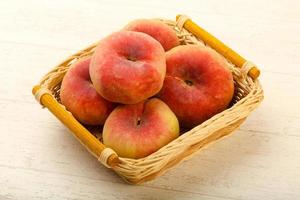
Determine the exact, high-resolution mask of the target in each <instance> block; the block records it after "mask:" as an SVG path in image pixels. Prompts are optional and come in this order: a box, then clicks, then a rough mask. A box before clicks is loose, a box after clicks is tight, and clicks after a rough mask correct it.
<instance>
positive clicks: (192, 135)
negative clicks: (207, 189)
mask: <svg viewBox="0 0 300 200" xmlns="http://www.w3.org/2000/svg"><path fill="white" fill-rule="evenodd" d="M159 20H161V21H162V22H164V23H165V24H167V25H169V26H170V27H172V28H173V29H174V30H175V31H176V33H177V35H178V38H179V39H180V42H181V45H185V44H196V45H205V46H208V47H209V48H212V49H214V50H215V51H216V52H218V53H219V54H220V55H221V56H222V57H223V58H224V59H226V61H227V63H228V67H229V68H230V70H231V72H232V74H233V78H234V84H235V94H234V98H233V100H232V104H231V106H230V108H228V109H227V110H225V111H223V112H221V113H219V114H217V115H215V116H213V117H212V118H210V119H209V120H207V121H205V122H203V123H202V124H200V125H199V126H196V127H194V128H193V129H191V130H189V131H187V132H185V133H184V134H182V135H180V137H178V138H177V139H175V140H173V141H172V142H170V143H169V144H167V145H166V146H164V147H162V148H160V149H159V150H158V151H156V152H154V153H152V154H151V155H149V156H147V157H145V158H141V159H129V158H122V157H119V156H118V155H117V154H116V153H115V152H114V151H113V150H112V149H110V148H107V147H105V145H104V144H102V143H101V141H100V140H99V139H98V138H96V137H95V136H94V135H93V134H92V133H91V132H90V131H89V130H88V129H87V127H85V126H83V125H82V124H81V123H79V122H78V121H77V120H76V119H75V118H74V117H73V115H72V114H71V113H70V112H68V111H67V110H66V109H65V107H64V106H63V105H62V104H60V99H59V92H60V85H61V81H62V79H63V77H64V75H65V73H66V72H67V70H68V69H69V67H70V65H71V64H72V63H74V62H76V61H77V60H78V59H80V58H82V57H85V56H89V55H92V54H93V52H94V50H95V47H96V45H97V43H95V44H93V45H91V46H89V47H88V48H86V49H84V50H81V51H79V52H78V53H76V54H74V55H72V56H70V57H69V58H67V59H66V60H65V61H63V62H62V63H61V64H59V65H58V66H56V67H55V68H54V69H53V70H52V71H50V72H49V73H48V74H46V75H45V76H44V77H43V79H42V80H41V82H40V83H39V85H37V86H35V87H34V88H33V94H34V95H35V97H36V99H37V101H38V102H40V104H41V105H42V106H44V107H46V108H48V109H49V110H50V112H52V113H53V114H54V115H55V116H56V117H57V118H58V119H59V120H60V121H61V122H62V123H63V124H64V125H65V126H67V127H68V128H69V129H70V130H71V133H72V134H73V135H74V136H75V137H76V138H77V139H78V141H80V143H81V144H82V145H84V146H85V147H86V148H87V150H88V151H89V152H90V153H91V154H92V155H94V156H95V157H96V158H97V159H98V160H99V161H100V162H101V163H102V164H103V165H105V166H106V167H108V168H111V169H112V170H114V171H115V172H116V173H118V174H119V175H120V176H121V177H122V178H123V179H124V180H126V181H127V182H129V183H132V184H138V183H142V182H145V181H149V180H152V179H154V178H156V177H158V176H160V175H162V174H163V173H165V172H166V171H167V170H168V169H170V168H171V167H173V166H175V165H176V164H178V163H180V162H181V161H183V160H185V159H187V158H189V157H190V156H191V155H193V154H194V153H196V152H197V151H199V150H200V149H202V148H204V147H205V146H206V145H208V144H211V143H213V142H214V141H217V140H218V139H220V138H222V137H224V136H226V135H228V134H230V133H231V132H233V131H234V130H235V129H236V128H238V127H239V126H240V125H241V123H242V122H243V121H244V120H245V119H246V117H247V116H248V115H249V114H250V112H252V111H253V110H254V109H255V108H256V107H257V106H258V105H259V103H260V102H261V101H262V99H263V90H262V88H261V86H260V84H259V81H258V79H257V77H258V76H259V73H260V72H259V70H258V68H257V67H256V66H255V65H254V64H253V63H251V62H249V61H247V60H245V59H244V58H242V57H241V56H240V55H238V54H237V53H236V52H234V51H233V50H232V49H230V48H229V47H227V46H226V45H225V44H223V43H222V42H221V41H219V40H218V39H217V38H215V37H214V36H212V35H211V34H209V33H208V32H206V31H205V30H204V29H202V28H201V27H199V26H198V25H196V24H195V23H194V22H193V21H192V20H191V19H189V18H188V17H187V16H185V15H179V16H177V17H176V21H172V20H165V19H159Z"/></svg>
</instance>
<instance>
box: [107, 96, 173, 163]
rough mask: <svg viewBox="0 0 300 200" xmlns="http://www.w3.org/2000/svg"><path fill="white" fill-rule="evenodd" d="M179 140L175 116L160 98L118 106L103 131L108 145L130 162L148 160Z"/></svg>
mask: <svg viewBox="0 0 300 200" xmlns="http://www.w3.org/2000/svg"><path fill="white" fill-rule="evenodd" d="M178 136H179V123H178V120H177V118H176V116H175V114H174V113H173V112H172V111H171V110H170V108H169V107H168V106H167V105H166V104H165V103H164V102H162V101H161V100H159V99H157V98H152V99H149V100H146V101H143V102H140V103H138V104H133V105H120V106H118V107H117V108H115V110H113V112H112V113H111V114H110V115H109V117H108V118H107V120H106V122H105V124H104V128H103V142H104V144H105V145H106V146H107V147H110V148H112V149H113V150H114V151H116V153H117V154H118V155H119V156H121V157H127V158H142V157H145V156H148V155H150V154H151V153H153V152H155V151H157V150H158V149H159V148H161V147H162V146H164V145H166V144H168V143H169V142H170V141H172V140H174V139H175V138H177V137H178Z"/></svg>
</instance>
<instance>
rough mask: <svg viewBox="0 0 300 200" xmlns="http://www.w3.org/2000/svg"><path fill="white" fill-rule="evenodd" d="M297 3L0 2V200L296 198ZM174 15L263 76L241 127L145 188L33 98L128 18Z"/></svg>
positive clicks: (299, 186) (299, 182)
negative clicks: (62, 65) (43, 83)
mask: <svg viewBox="0 0 300 200" xmlns="http://www.w3.org/2000/svg"><path fill="white" fill-rule="evenodd" d="M299 7H300V5H299V1H263V2H261V1H247V2H240V1H237V0H230V1H226V2H220V1H217V0H212V1H196V0H195V1H176V2H175V1H169V0H166V1H156V0H152V1H134V0H129V1H126V2H125V1H121V0H112V1H108V0H103V1H96V0H73V1H59V0H53V1H37V0H28V1H26V3H24V2H23V1H17V0H11V1H1V2H0V8H1V12H0V27H1V29H0V45H1V48H0V60H1V65H0V69H1V70H0V109H1V112H0V199H1V200H2V199H55V200H57V199H91V200H92V199H171V198H173V199H208V200H221V199H223V200H224V199H236V200H244V199H245V200H246V199H249V200H250V199H251V200H253V199H285V200H288V199H291V200H294V199H300V123H299V122H300V108H299V102H300V89H299V86H300V68H299V64H300V56H299V51H300V38H299V34H300V26H299V24H300V10H299ZM178 13H185V14H188V15H189V16H191V17H192V18H193V20H194V21H195V22H197V23H199V24H200V25H202V26H203V27H204V28H206V29H207V30H209V31H210V32H211V33H213V34H214V35H215V36H216V37H218V38H219V39H221V40H222V41H223V42H225V43H226V44H228V45H229V46H230V47H231V48H233V49H234V50H236V51H237V52H239V53H240V54H241V55H243V56H244V57H246V58H248V59H250V60H252V61H254V62H255V63H256V64H257V65H258V66H259V67H260V69H261V71H262V74H261V77H260V80H261V83H262V85H263V87H264V90H265V100H264V101H263V103H262V105H261V106H260V107H259V108H258V109H257V110H256V111H255V112H254V113H253V114H252V115H251V116H250V117H249V118H248V119H247V120H246V122H245V123H244V124H243V125H242V127H241V128H240V130H239V131H236V132H235V133H234V134H233V135H231V136H230V137H227V138H225V139H224V140H221V141H219V142H217V143H216V144H214V145H211V146H209V147H208V148H206V149H205V150H203V151H201V152H200V153H198V154H197V155H196V156H194V157H193V158H192V159H191V160H189V161H186V162H184V163H182V164H181V165H179V166H177V167H175V168H174V169H172V170H171V171H169V172H168V173H166V174H165V175H164V176H162V177H160V178H158V179H156V180H155V181H151V182H149V183H146V184H144V185H142V186H131V185H127V184H126V183H124V182H123V181H122V180H121V179H120V178H119V177H118V176H117V175H115V174H114V173H113V172H112V171H110V170H109V169H106V168H105V167H103V166H102V165H101V164H100V163H98V162H97V161H96V160H95V159H94V158H93V157H92V156H91V155H90V154H89V153H88V152H86V150H85V149H84V148H83V147H82V146H81V145H80V144H79V143H78V142H77V141H76V139H74V138H73V137H72V135H71V134H69V133H68V130H67V129H66V128H65V127H64V126H63V125H62V124H61V123H60V122H59V121H58V120H57V119H55V118H54V117H53V116H52V115H51V114H50V113H49V112H48V111H47V110H43V109H41V108H40V106H39V105H38V104H37V103H36V102H35V100H34V99H33V97H32V95H31V88H32V86H33V85H35V84H36V83H37V82H38V80H39V79H40V78H41V76H42V75H43V74H45V73H46V72H47V71H49V70H50V69H51V67H53V66H55V65H56V64H57V63H59V62H60V61H61V60H63V59H64V58H65V57H67V56H68V55H70V54H71V53H74V52H76V51H77V50H79V49H82V48H84V47H86V46H88V45H89V44H90V43H93V42H95V41H97V40H99V39H100V38H101V37H103V36H105V35H106V34H108V33H110V32H112V31H117V30H118V29H120V28H121V27H122V26H124V25H125V24H126V23H127V22H128V21H130V20H131V19H134V18H147V17H164V18H172V19H174V17H175V16H176V14H178Z"/></svg>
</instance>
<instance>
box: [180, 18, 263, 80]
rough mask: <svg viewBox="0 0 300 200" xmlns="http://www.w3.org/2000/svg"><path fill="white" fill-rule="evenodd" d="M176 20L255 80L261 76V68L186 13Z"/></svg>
mask: <svg viewBox="0 0 300 200" xmlns="http://www.w3.org/2000/svg"><path fill="white" fill-rule="evenodd" d="M176 21H177V23H178V24H180V25H181V26H182V27H184V28H185V29H186V30H188V31H190V32H191V33H193V34H194V35H195V36H196V37H198V38H200V39H201V40H203V42H204V43H206V44H208V45H209V46H210V47H212V48H213V49H215V50H216V51H217V52H218V53H220V54H221V55H223V56H224V57H225V58H226V59H228V60H230V61H231V62H232V63H233V64H234V65H236V66H237V67H239V68H242V69H244V70H245V72H246V73H247V74H248V75H249V76H250V77H251V78H253V79H254V80H255V79H256V78H257V77H259V75H260V70H259V69H258V68H257V67H256V66H255V65H254V64H253V63H251V62H249V61H247V60H246V59H245V58H243V57H242V56H240V55H239V54H238V53H236V52H235V51H233V50H232V49H231V48H229V47H228V46H226V45H225V44H224V43H222V42H221V41H220V40H218V39H217V38H216V37H214V36H213V35H211V34H210V33H209V32H207V31H206V30H204V29H203V28H201V27H200V26H198V25H197V24H196V23H194V22H193V21H192V20H191V19H189V18H188V17H187V16H185V15H177V16H176Z"/></svg>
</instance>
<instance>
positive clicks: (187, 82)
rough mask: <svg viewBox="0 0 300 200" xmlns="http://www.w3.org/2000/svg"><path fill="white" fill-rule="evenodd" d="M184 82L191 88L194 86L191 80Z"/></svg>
mask: <svg viewBox="0 0 300 200" xmlns="http://www.w3.org/2000/svg"><path fill="white" fill-rule="evenodd" d="M184 82H185V83H186V84H187V85H189V86H191V85H194V83H193V81H191V80H184Z"/></svg>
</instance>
